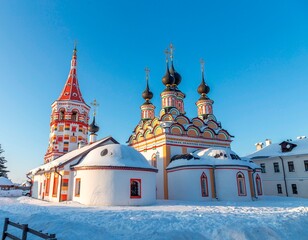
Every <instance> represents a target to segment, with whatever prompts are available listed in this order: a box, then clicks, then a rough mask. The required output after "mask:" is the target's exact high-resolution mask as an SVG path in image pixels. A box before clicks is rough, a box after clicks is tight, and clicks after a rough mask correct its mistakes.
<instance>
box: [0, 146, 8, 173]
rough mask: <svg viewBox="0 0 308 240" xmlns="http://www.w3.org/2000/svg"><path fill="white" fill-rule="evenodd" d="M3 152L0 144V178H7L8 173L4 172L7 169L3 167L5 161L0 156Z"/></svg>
mask: <svg viewBox="0 0 308 240" xmlns="http://www.w3.org/2000/svg"><path fill="white" fill-rule="evenodd" d="M3 152H4V150H3V149H2V148H1V144H0V177H7V173H8V172H9V171H8V170H6V168H7V167H6V166H5V163H6V162H7V160H5V157H3V156H1V155H2V153H3Z"/></svg>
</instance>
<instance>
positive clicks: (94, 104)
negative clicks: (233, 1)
mask: <svg viewBox="0 0 308 240" xmlns="http://www.w3.org/2000/svg"><path fill="white" fill-rule="evenodd" d="M90 104H91V105H92V106H93V108H94V109H93V116H96V108H97V107H98V106H99V103H98V102H97V101H96V99H94V101H93V102H91V103H90Z"/></svg>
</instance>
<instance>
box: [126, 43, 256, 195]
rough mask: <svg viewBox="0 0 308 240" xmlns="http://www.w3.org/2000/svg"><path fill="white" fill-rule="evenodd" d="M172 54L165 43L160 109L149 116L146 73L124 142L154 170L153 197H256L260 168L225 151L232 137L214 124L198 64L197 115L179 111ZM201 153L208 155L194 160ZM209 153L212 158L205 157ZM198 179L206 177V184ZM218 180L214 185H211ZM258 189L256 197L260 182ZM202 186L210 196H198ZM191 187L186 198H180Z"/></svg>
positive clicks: (151, 110) (150, 106)
mask: <svg viewBox="0 0 308 240" xmlns="http://www.w3.org/2000/svg"><path fill="white" fill-rule="evenodd" d="M173 52H174V51H173V46H172V44H171V45H170V51H166V73H165V75H164V76H163V77H162V83H163V84H164V86H165V89H164V90H163V91H162V92H161V94H160V97H161V104H162V107H161V109H160V111H159V116H155V112H154V111H155V108H156V107H155V106H154V105H153V104H152V103H151V99H152V98H153V93H152V92H151V91H150V88H149V76H148V71H147V75H146V89H145V91H144V92H143V93H142V97H143V98H144V100H145V102H144V103H143V104H142V105H141V107H140V109H141V119H140V121H139V123H138V124H137V126H136V127H135V129H134V130H133V133H132V135H131V136H130V137H129V139H128V144H129V146H132V147H133V148H135V149H136V150H138V151H139V152H140V153H142V154H143V155H144V156H145V158H146V159H147V160H148V161H149V162H150V163H151V164H152V166H154V167H156V168H157V169H158V174H157V176H156V177H157V198H158V199H178V200H187V199H189V200H202V201H203V200H205V201H206V200H211V199H237V198H238V197H239V199H243V200H244V199H250V200H251V199H252V198H256V197H257V195H256V191H255V189H256V185H257V182H256V174H253V173H254V172H256V171H257V172H259V171H260V168H259V167H258V166H257V165H255V164H253V163H251V162H249V160H247V159H246V160H244V159H240V158H239V157H238V156H237V155H236V154H235V153H231V152H232V151H231V150H230V144H231V141H232V136H231V135H230V134H229V132H228V131H227V130H225V129H223V128H222V125H221V123H220V122H218V121H217V119H216V117H215V115H214V113H213V103H214V101H213V100H212V99H210V98H209V97H208V93H209V92H210V88H209V86H208V85H207V84H206V83H205V77H204V62H203V61H201V70H202V71H201V83H200V85H199V86H198V88H197V92H198V93H199V94H200V98H199V99H198V100H197V101H196V112H197V116H196V117H194V118H189V117H188V116H186V112H185V107H184V99H185V93H183V92H182V91H181V90H180V88H179V85H180V83H181V81H182V77H181V75H180V74H179V73H178V72H177V71H176V70H175V67H174V61H173V60H174V55H173ZM204 149H208V152H207V153H206V154H205V153H203V154H201V155H202V156H201V157H200V156H197V155H198V154H199V153H200V151H201V152H202V150H204ZM198 151H199V153H198ZM211 152H216V153H218V155H217V154H214V155H213V154H209V153H211ZM230 153H231V154H230ZM221 154H222V155H221ZM217 158H223V159H227V160H228V161H226V160H221V161H218V163H217V165H219V167H218V166H216V162H217V161H215V160H217ZM187 159H188V160H190V159H195V160H193V161H192V160H191V161H188V160H187ZM197 159H198V160H197ZM200 159H204V161H201V160H200ZM178 160H181V161H178ZM175 162H178V163H179V162H181V164H175ZM196 169H198V171H196ZM175 172H176V173H175ZM240 178H241V179H242V180H241V179H240ZM204 179H207V182H206V184H207V185H206V186H205V185H204V183H205V181H203V180H204ZM218 179H221V180H218ZM258 179H260V174H259V175H258ZM219 182H221V183H220V185H217V184H218V183H219ZM188 183H189V184H188ZM215 183H216V185H215ZM258 186H259V191H258V196H260V195H262V191H261V180H260V181H259V185H258ZM205 188H207V189H211V193H210V194H204V189H205ZM192 189H194V190H193V192H191V194H189V193H188V194H187V196H182V195H181V193H183V192H185V191H186V190H189V191H192ZM226 189H232V190H231V193H230V194H228V196H225V195H224V194H223V192H224V191H225V190H226ZM246 189H247V190H246ZM228 191H229V190H228Z"/></svg>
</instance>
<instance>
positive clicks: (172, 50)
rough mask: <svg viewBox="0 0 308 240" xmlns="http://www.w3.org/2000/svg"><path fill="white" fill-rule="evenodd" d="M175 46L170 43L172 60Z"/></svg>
mask: <svg viewBox="0 0 308 240" xmlns="http://www.w3.org/2000/svg"><path fill="white" fill-rule="evenodd" d="M174 50H175V48H174V47H173V44H172V43H170V59H171V61H172V60H173V52H174Z"/></svg>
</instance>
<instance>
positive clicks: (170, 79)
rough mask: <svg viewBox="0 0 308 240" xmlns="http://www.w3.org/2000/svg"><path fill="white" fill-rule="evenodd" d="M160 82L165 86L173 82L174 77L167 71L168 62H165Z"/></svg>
mask: <svg viewBox="0 0 308 240" xmlns="http://www.w3.org/2000/svg"><path fill="white" fill-rule="evenodd" d="M162 82H163V84H164V85H165V86H168V85H172V84H174V78H173V76H172V75H171V74H170V72H169V67H168V63H167V69H166V74H165V76H163V78H162Z"/></svg>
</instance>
